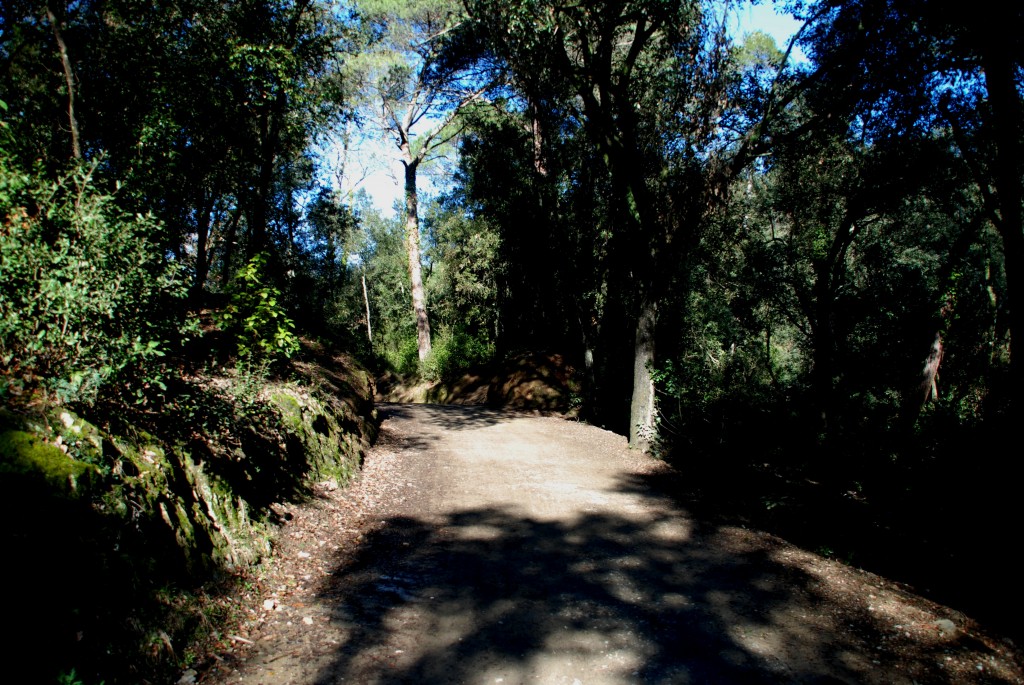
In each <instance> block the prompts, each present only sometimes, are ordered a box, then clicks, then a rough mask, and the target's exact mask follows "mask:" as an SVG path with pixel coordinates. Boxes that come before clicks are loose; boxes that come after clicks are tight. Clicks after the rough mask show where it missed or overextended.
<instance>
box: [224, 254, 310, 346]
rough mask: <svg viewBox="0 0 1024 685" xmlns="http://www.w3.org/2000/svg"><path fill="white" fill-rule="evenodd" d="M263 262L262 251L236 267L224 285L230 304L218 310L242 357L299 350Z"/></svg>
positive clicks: (290, 325)
mask: <svg viewBox="0 0 1024 685" xmlns="http://www.w3.org/2000/svg"><path fill="white" fill-rule="evenodd" d="M266 265H267V255H266V254H263V253H261V254H257V255H256V256H254V257H253V258H252V259H250V260H249V261H248V262H247V263H246V265H245V266H244V267H242V268H241V269H239V271H238V273H237V274H235V277H234V279H233V280H232V282H231V284H230V285H229V286H228V288H227V292H228V295H229V296H230V298H231V299H230V303H229V304H228V305H227V306H226V307H225V308H224V310H223V311H222V312H221V313H220V325H221V327H222V328H223V329H224V330H225V331H226V332H228V333H229V334H231V335H232V336H233V337H234V339H235V344H236V346H237V349H238V356H239V357H241V358H242V359H250V358H251V359H276V358H281V357H284V358H290V357H291V356H292V355H293V354H295V353H296V352H298V350H299V339H298V337H297V336H296V335H295V324H294V322H292V320H291V319H290V318H288V316H287V315H286V314H285V310H284V306H283V304H282V303H281V291H280V290H279V289H278V288H275V287H274V286H272V285H270V284H269V283H267V282H266V280H265V274H264V271H265V269H266Z"/></svg>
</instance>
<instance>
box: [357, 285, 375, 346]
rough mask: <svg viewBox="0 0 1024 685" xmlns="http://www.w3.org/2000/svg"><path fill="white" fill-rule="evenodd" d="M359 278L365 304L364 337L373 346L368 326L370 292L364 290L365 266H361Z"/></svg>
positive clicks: (371, 330) (371, 331) (370, 329)
mask: <svg viewBox="0 0 1024 685" xmlns="http://www.w3.org/2000/svg"><path fill="white" fill-rule="evenodd" d="M359 278H360V280H361V281H362V283H363V304H365V305H366V339H367V340H368V341H369V342H370V345H371V347H372V346H373V329H372V328H371V327H370V294H369V293H368V292H367V291H366V268H365V267H364V268H363V272H362V273H361V274H360V275H359Z"/></svg>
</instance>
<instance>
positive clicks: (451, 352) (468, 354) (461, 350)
mask: <svg viewBox="0 0 1024 685" xmlns="http://www.w3.org/2000/svg"><path fill="white" fill-rule="evenodd" d="M493 356H494V345H493V344H492V343H491V342H489V341H488V340H485V339H481V338H480V337H479V336H473V335H471V334H469V333H468V332H466V331H465V330H463V329H462V328H461V327H459V326H452V327H450V328H449V327H445V328H442V329H441V330H440V331H439V333H438V335H436V336H435V337H434V341H433V345H432V349H431V352H430V356H429V357H427V359H426V360H425V361H424V362H423V364H422V365H421V368H420V373H421V375H422V376H423V377H425V378H427V379H430V380H437V379H439V378H451V377H452V376H453V375H455V374H458V373H459V372H461V371H465V370H466V369H468V368H470V367H471V366H474V365H477V364H483V363H486V362H488V361H490V360H491V358H492V357H493Z"/></svg>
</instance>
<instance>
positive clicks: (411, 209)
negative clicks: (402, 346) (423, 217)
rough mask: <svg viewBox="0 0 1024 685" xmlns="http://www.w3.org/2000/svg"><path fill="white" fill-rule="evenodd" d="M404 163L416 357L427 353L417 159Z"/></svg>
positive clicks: (428, 334) (428, 321) (407, 237)
mask: <svg viewBox="0 0 1024 685" xmlns="http://www.w3.org/2000/svg"><path fill="white" fill-rule="evenodd" d="M403 164H404V165H405V249H406V252H407V253H408V255H409V281H410V282H411V284H412V308H413V312H415V314H416V342H417V347H418V349H419V356H420V361H421V362H422V361H425V360H426V358H427V356H428V355H429V354H430V320H429V319H428V318H427V298H426V295H425V294H424V291H423V265H422V264H421V262H420V219H419V209H418V205H417V202H418V197H417V194H416V169H417V167H419V160H418V159H408V158H407V159H406V160H405V161H403Z"/></svg>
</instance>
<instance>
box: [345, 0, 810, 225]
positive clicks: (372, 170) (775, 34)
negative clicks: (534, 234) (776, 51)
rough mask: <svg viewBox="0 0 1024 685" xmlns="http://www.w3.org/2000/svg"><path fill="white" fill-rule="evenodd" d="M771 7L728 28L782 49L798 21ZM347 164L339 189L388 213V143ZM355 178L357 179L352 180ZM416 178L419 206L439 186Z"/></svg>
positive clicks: (757, 8) (747, 8)
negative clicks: (362, 194)
mask: <svg viewBox="0 0 1024 685" xmlns="http://www.w3.org/2000/svg"><path fill="white" fill-rule="evenodd" d="M774 6H775V5H774V3H773V2H771V1H770V0H768V1H765V2H761V3H760V4H757V5H754V4H751V3H749V2H747V3H743V4H742V5H741V6H740V7H739V9H737V10H736V11H735V12H734V13H733V16H732V17H731V18H730V20H729V27H728V28H729V29H730V31H732V32H733V35H734V36H735V37H736V39H737V40H739V39H742V37H743V36H744V35H746V34H747V33H750V32H752V31H756V30H761V31H764V32H765V33H767V34H768V35H770V36H771V37H772V38H774V39H775V42H776V43H777V44H778V46H779V48H780V49H785V47H786V45H787V43H788V42H789V39H790V37H792V35H793V34H794V33H795V32H796V31H797V29H799V28H800V23H799V22H798V21H796V20H795V19H793V17H792V16H790V15H787V14H778V13H776V12H775V10H774ZM793 57H794V58H795V59H798V60H799V59H803V54H802V53H801V52H800V51H799V49H798V50H796V51H795V52H794V55H793ZM350 165H351V166H350V167H349V169H350V174H351V179H350V180H349V183H353V185H354V187H349V188H342V189H341V190H342V191H343V192H354V191H356V190H358V189H365V190H366V192H367V193H368V194H369V195H370V197H371V199H372V200H373V203H374V205H375V206H376V207H377V209H378V210H380V212H381V213H382V214H383V215H384V216H390V215H391V214H392V211H393V207H394V204H395V200H397V199H398V198H399V197H401V196H402V185H401V184H402V166H401V164H400V163H398V162H397V161H396V160H395V158H394V155H393V154H392V150H391V146H390V144H384V145H376V144H372V143H369V142H367V143H366V144H365V147H364V148H363V149H362V150H360V151H359V152H358V153H356V154H354V155H353V158H350ZM357 168H358V170H357ZM357 177H359V178H358V181H357V182H354V181H355V179H356V178H357ZM419 181H420V182H419V184H418V185H419V188H420V192H421V194H422V197H421V199H420V206H421V207H422V206H425V205H426V202H425V201H426V200H427V198H429V197H430V196H432V195H434V194H436V193H437V192H438V191H439V190H440V189H443V188H440V187H439V186H438V184H437V183H435V182H434V179H432V178H430V177H429V171H426V173H422V172H421V174H420V179H419Z"/></svg>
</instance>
